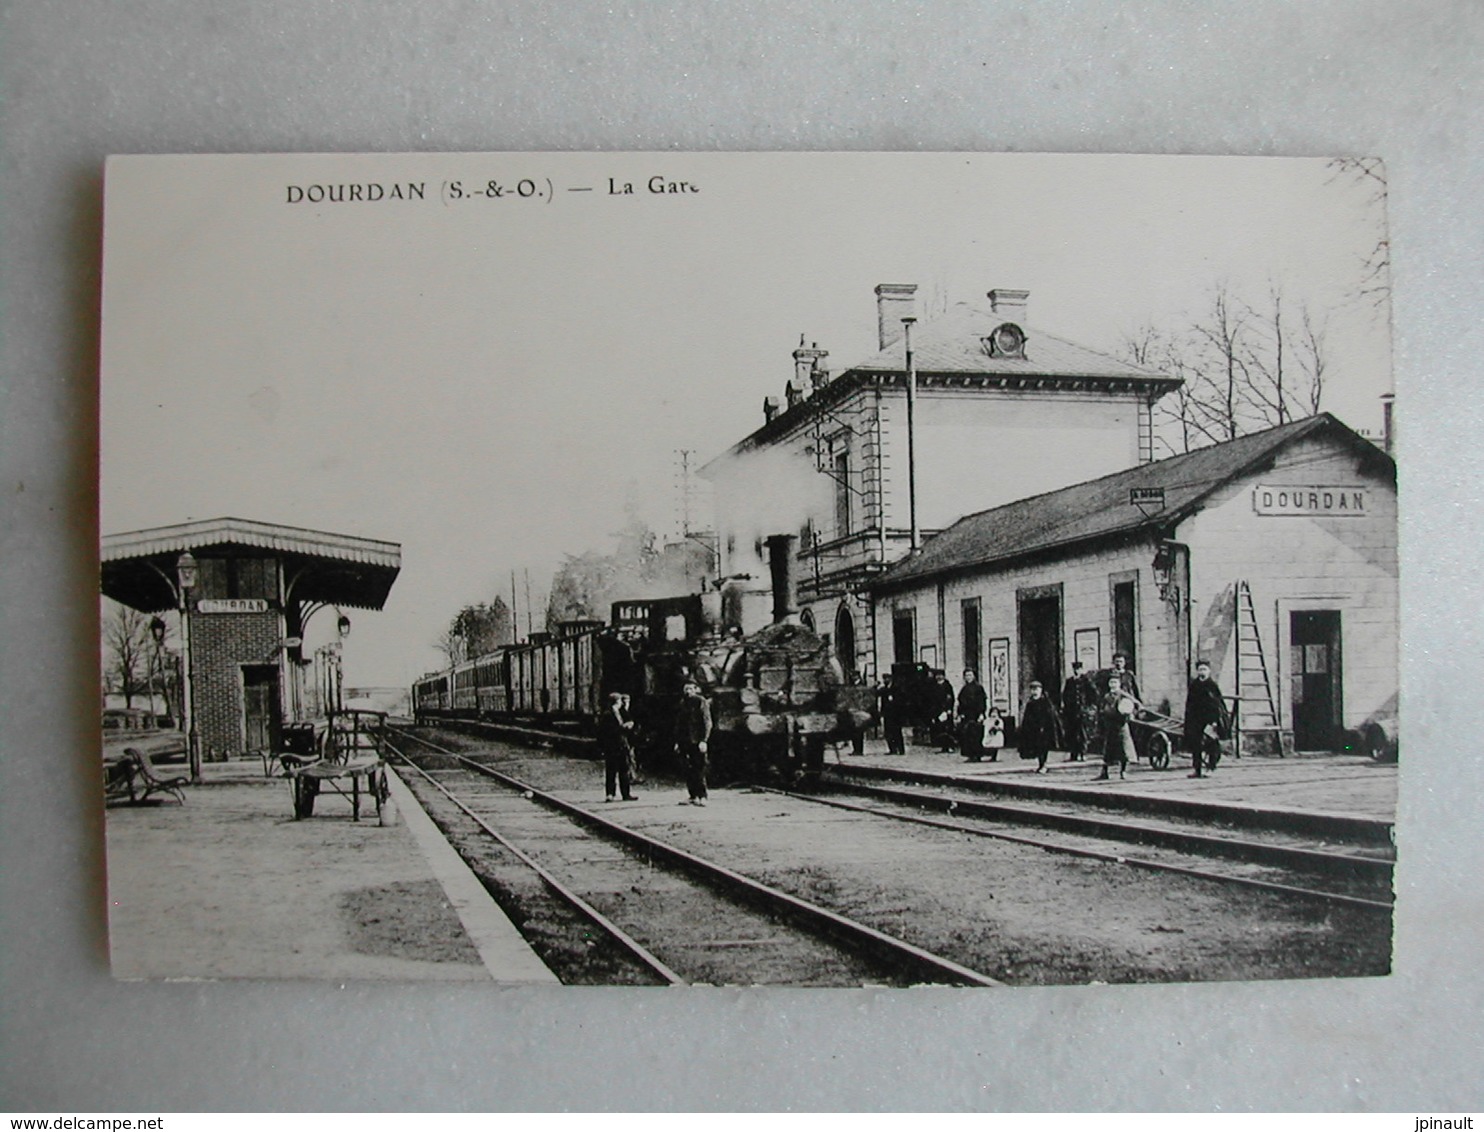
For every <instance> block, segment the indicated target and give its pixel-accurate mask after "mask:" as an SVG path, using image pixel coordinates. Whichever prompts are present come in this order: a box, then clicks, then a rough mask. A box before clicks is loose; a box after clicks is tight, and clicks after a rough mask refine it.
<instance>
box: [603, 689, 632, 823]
mask: <svg viewBox="0 0 1484 1132" xmlns="http://www.w3.org/2000/svg"><path fill="white" fill-rule="evenodd" d="M623 701H624V696H623V693H622V692H610V693H608V703H607V704H606V705H605V706H604V708H603V711H602V713H601V714H600V715H599V716H598V749H599V750H601V751H602V752H603V775H604V781H605V783H606V785H607V795H608V796H607V798H606V799H605V800H606V801H609V802H612V801H613V800H614V798H615V797H616V795H615V794H614V792H613V790H614V786H615V785H617V786H618V788H619V789H621V790H622V791H623V800H624V801H625V802H632V801H633V800H634V792H633V790H632V789H631V788H630V787H631V785H632V780H633V776H634V744H633V739H632V734H633V730H634V723H633V720H631V719H629V718H627V716H625V714H624V710H623Z"/></svg>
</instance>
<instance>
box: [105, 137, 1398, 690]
mask: <svg viewBox="0 0 1484 1132" xmlns="http://www.w3.org/2000/svg"><path fill="white" fill-rule="evenodd" d="M652 178H658V180H657V181H654V182H653V183H654V184H655V185H657V186H658V187H659V188H661V189H663V190H669V188H670V186H672V185H679V184H680V183H681V182H684V183H685V184H686V185H687V186H689V187H688V188H686V189H677V190H676V191H660V192H654V191H651V189H650V185H651V179H652ZM352 185H354V186H362V188H361V189H360V190H359V192H358V193H357V194H356V195H359V196H361V197H363V198H364V197H366V196H370V195H375V192H374V191H373V190H371V189H369V188H366V187H365V186H372V185H375V186H379V187H380V193H381V195H382V196H383V199H381V200H378V201H367V200H365V199H360V200H346V201H343V202H337V203H330V202H315V201H313V200H311V199H310V198H311V197H312V196H315V195H317V194H316V192H315V190H314V188H313V186H352ZM408 185H421V186H422V187H423V196H422V198H421V199H395V198H394V195H393V188H394V186H402V187H403V193H404V196H405V195H412V194H410V193H408V192H407V190H406V186H408ZM491 186H493V187H494V188H495V189H498V190H499V192H498V195H496V194H492V193H490V192H489V191H488V190H489V189H490V188H491ZM626 186H628V187H631V188H632V192H625V191H624V189H625V187H626ZM523 191H525V192H528V195H522V193H523ZM342 194H343V195H345V196H350V195H351V190H349V189H348V188H347V189H345V190H342ZM1383 223H1384V220H1383V218H1382V217H1381V215H1380V214H1379V211H1378V209H1377V207H1376V206H1375V205H1374V203H1373V201H1372V199H1371V195H1370V190H1369V188H1368V187H1367V186H1365V185H1361V184H1359V183H1357V182H1355V181H1353V180H1351V179H1348V178H1345V177H1343V176H1337V175H1336V172H1335V170H1333V169H1332V168H1330V166H1329V165H1328V163H1327V162H1325V161H1323V160H1311V159H1294V158H1206V157H1153V156H1138V157H1119V156H1034V155H1016V154H1000V155H983V154H979V155H969V154H889V155H882V154H675V153H663V154H628V153H608V154H556V153H547V154H483V155H478V154H476V155H461V154H394V155H329V156H326V155H281V156H272V155H254V156H218V157H203V156H184V157H143V156H141V157H132V156H131V157H116V158H113V159H111V160H110V162H109V166H108V173H107V185H106V200H105V228H104V286H103V339H102V358H101V376H100V391H101V392H100V396H101V402H102V404H101V416H100V420H101V426H100V427H101V434H102V435H101V438H100V441H101V484H100V511H101V514H100V521H101V529H102V530H103V532H104V533H105V534H109V533H116V532H120V531H128V530H137V529H141V528H146V527H154V526H164V525H168V524H173V523H180V522H185V521H188V520H192V519H209V518H214V517H218V516H226V515H230V516H237V517H242V518H251V519H259V520H262V521H265V522H271V523H283V524H288V525H292V526H302V527H309V528H313V529H318V530H326V531H334V532H339V533H344V534H352V535H361V536H365V537H369V538H378V539H387V540H391V541H394V542H398V543H400V544H401V545H402V556H403V559H402V560H403V568H402V574H401V576H400V577H399V579H398V581H397V583H396V585H395V586H394V587H393V589H392V593H391V596H390V599H389V601H388V603H387V606H386V608H385V610H383V611H380V612H363V611H350V613H351V617H352V620H353V621H354V622H355V627H354V629H353V631H352V634H351V636H350V638H349V639H348V640H347V642H346V652H345V666H346V680H347V683H349V684H352V685H406V684H408V683H410V682H411V680H412V679H413V678H414V677H416V676H417V675H418V674H420V673H422V672H425V671H428V670H429V669H431V668H434V667H436V666H437V665H438V663H439V653H438V652H437V650H436V648H435V647H434V641H435V640H436V638H437V637H438V636H439V634H440V632H441V631H442V629H443V628H444V627H445V626H446V625H447V623H448V621H449V619H450V618H452V617H453V615H454V614H455V613H457V611H458V610H459V608H461V607H462V606H464V605H466V604H469V603H471V602H479V601H489V600H492V599H493V598H494V597H495V596H497V595H499V596H503V597H504V598H505V599H506V600H507V601H509V600H510V590H511V574H512V571H514V572H516V574H517V578H518V585H517V593H516V599H517V604H518V607H519V610H520V620H521V623H522V625H524V623H525V620H526V618H525V606H526V598H525V586H524V582H525V574H526V572H527V571H529V575H530V585H531V590H532V596H533V598H534V599H535V603H536V606H537V608H538V610H539V609H540V608H542V607H543V606H544V597H545V593H546V590H547V586H548V584H549V580H550V577H551V574H552V571H553V570H554V568H555V567H556V566H557V565H558V564H559V563H560V561H561V560H562V557H563V556H564V555H566V554H579V553H582V552H584V551H588V550H599V551H607V550H609V549H611V538H610V535H611V533H612V532H613V531H615V530H617V529H618V528H619V527H620V526H621V525H623V523H624V516H625V512H626V510H627V509H632V510H635V511H637V512H638V514H639V515H640V516H641V517H643V518H645V519H646V520H647V521H649V522H650V523H651V525H653V526H654V527H655V528H656V529H657V530H661V531H665V530H670V529H673V528H674V526H675V521H676V518H677V515H678V511H679V497H680V493H679V489H678V479H677V475H676V464H677V457H676V453H677V451H678V450H680V449H687V450H690V451H692V452H694V453H695V458H696V460H697V461H698V462H704V461H705V460H707V459H709V458H710V457H712V456H714V455H715V454H717V453H719V452H721V451H723V450H724V449H726V448H727V447H729V446H730V445H731V444H733V443H734V442H735V441H737V440H739V439H741V438H742V437H743V436H745V435H747V434H748V433H750V432H751V431H753V429H755V428H756V427H757V426H758V425H759V424H761V423H762V403H763V399H764V397H766V396H779V395H781V394H782V391H783V386H784V383H785V382H786V381H787V380H788V379H789V377H790V376H791V375H792V371H793V362H792V351H793V349H794V348H795V347H796V346H797V345H798V343H799V340H800V336H801V335H803V336H805V337H806V338H807V339H808V340H809V341H810V342H817V343H818V344H819V345H820V347H821V348H823V349H826V350H828V351H829V352H830V358H829V364H830V366H831V368H832V369H834V370H835V371H837V372H838V371H840V370H842V369H844V368H846V367H848V365H849V364H850V363H851V362H852V361H854V360H857V359H860V358H863V357H866V356H868V355H870V354H872V353H874V352H875V350H876V305H875V297H874V288H875V286H876V285H877V284H878V283H884V282H892V283H916V284H918V297H919V300H920V309H919V312H918V313H919V317H923V318H926V317H931V312H932V310H933V309H935V308H938V307H940V306H941V305H942V304H943V303H944V302H948V303H957V302H976V303H980V304H984V303H985V299H984V295H985V293H986V292H987V291H989V290H991V289H992V288H996V287H1001V288H1021V289H1026V290H1028V291H1029V292H1030V300H1029V309H1028V312H1027V316H1026V322H1027V324H1028V325H1029V326H1030V327H1031V328H1032V330H1033V331H1034V330H1035V329H1041V330H1044V331H1047V332H1050V333H1055V334H1057V335H1059V336H1062V337H1065V338H1069V339H1071V340H1072V341H1075V342H1077V343H1079V344H1082V345H1085V346H1089V347H1092V348H1094V349H1101V350H1104V351H1107V352H1110V353H1111V352H1114V351H1115V350H1116V349H1117V348H1118V346H1119V343H1120V341H1121V339H1122V337H1123V336H1124V335H1125V334H1128V333H1131V332H1133V331H1135V330H1136V329H1137V328H1139V327H1140V326H1142V325H1145V324H1153V325H1155V326H1160V327H1169V328H1179V327H1182V326H1184V325H1187V324H1188V323H1189V322H1190V321H1191V319H1192V318H1194V317H1198V316H1199V315H1200V314H1202V313H1203V310H1204V308H1205V307H1206V305H1207V304H1208V302H1209V297H1210V294H1211V292H1212V289H1213V288H1214V287H1215V286H1217V285H1225V286H1227V287H1228V288H1229V289H1231V291H1232V292H1233V293H1235V294H1237V295H1240V296H1244V297H1247V298H1248V299H1249V300H1250V301H1253V302H1257V301H1259V300H1261V299H1263V298H1264V297H1265V296H1266V295H1267V293H1268V291H1269V289H1270V288H1271V287H1273V286H1279V287H1281V288H1282V289H1283V291H1284V293H1285V294H1286V295H1287V296H1288V297H1289V298H1290V300H1291V301H1304V302H1307V303H1308V304H1309V305H1310V307H1311V308H1312V309H1313V310H1315V311H1316V312H1320V313H1321V314H1323V315H1324V317H1325V318H1326V319H1327V347H1328V352H1329V362H1330V374H1331V379H1330V383H1329V386H1328V388H1327V390H1326V395H1325V401H1324V403H1323V405H1322V407H1323V408H1325V409H1327V410H1329V411H1331V412H1333V413H1335V414H1336V415H1337V416H1339V417H1340V418H1341V419H1342V420H1344V421H1346V422H1347V423H1349V424H1351V425H1352V426H1354V427H1357V428H1360V429H1363V430H1375V429H1377V428H1378V427H1379V424H1380V404H1379V397H1380V395H1381V394H1382V393H1384V392H1387V391H1388V390H1389V389H1390V388H1391V360H1390V343H1389V333H1388V325H1387V318H1388V315H1387V311H1386V309H1385V308H1384V306H1383V307H1378V306H1377V305H1375V304H1374V303H1372V302H1369V301H1365V300H1359V299H1357V297H1356V294H1357V290H1358V288H1359V286H1360V280H1361V272H1362V264H1363V261H1364V257H1365V256H1366V254H1367V253H1368V252H1369V251H1370V249H1371V248H1372V247H1373V246H1374V245H1375V243H1376V241H1377V239H1378V238H1380V235H1381V232H1382V228H1381V225H1382V224H1383ZM332 622H333V618H332V617H331V616H330V615H328V614H326V615H323V616H321V617H320V618H318V619H317V620H316V621H315V622H313V623H312V624H311V626H310V629H309V630H308V632H307V633H306V644H308V645H310V646H313V645H315V644H318V643H322V640H328V639H329V638H330V636H332V635H333V633H334V627H333V624H332ZM536 627H537V628H540V627H541V626H540V617H539V612H538V615H537V624H536Z"/></svg>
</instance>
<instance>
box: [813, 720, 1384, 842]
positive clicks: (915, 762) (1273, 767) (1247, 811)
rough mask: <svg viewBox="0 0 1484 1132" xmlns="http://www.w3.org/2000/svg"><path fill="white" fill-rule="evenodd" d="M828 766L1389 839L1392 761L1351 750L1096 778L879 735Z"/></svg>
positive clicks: (1140, 769) (1072, 766) (1006, 756)
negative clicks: (1194, 771) (897, 743)
mask: <svg viewBox="0 0 1484 1132" xmlns="http://www.w3.org/2000/svg"><path fill="white" fill-rule="evenodd" d="M828 765H829V767H830V768H831V769H833V770H838V771H842V772H846V773H849V772H852V771H855V772H858V773H860V774H862V775H863V776H866V777H871V778H884V779H887V780H893V779H896V780H901V779H904V778H911V779H913V780H915V781H918V782H921V783H923V784H928V785H941V786H944V787H963V788H969V789H974V790H982V791H985V792H987V793H993V794H999V795H1001V796H1008V797H1019V798H1024V799H1038V800H1053V801H1063V802H1069V803H1079V804H1084V805H1092V806H1096V807H1098V808H1102V809H1122V810H1129V811H1134V812H1143V813H1148V814H1161V815H1166V816H1173V817H1184V818H1189V819H1193V820H1209V821H1213V822H1227V823H1231V824H1236V825H1253V826H1265V827H1268V828H1276V829H1293V830H1305V831H1316V830H1318V831H1321V832H1330V833H1332V835H1333V836H1336V837H1342V838H1343V837H1355V838H1359V839H1362V840H1389V838H1390V828H1391V826H1392V823H1393V821H1394V817H1395V814H1396V800H1397V767H1396V765H1395V764H1391V765H1384V764H1378V763H1376V762H1375V761H1374V760H1372V759H1370V758H1366V757H1364V756H1360V755H1351V754H1334V755H1298V756H1291V757H1289V758H1284V759H1280V758H1273V757H1256V756H1251V755H1249V756H1246V757H1244V758H1240V759H1239V758H1232V757H1228V758H1225V759H1223V760H1222V762H1221V764H1220V766H1219V767H1218V768H1217V770H1216V772H1215V773H1214V774H1212V775H1209V776H1207V777H1204V778H1199V779H1197V778H1191V777H1190V767H1189V764H1188V762H1185V761H1177V762H1175V763H1172V764H1171V766H1170V768H1169V769H1168V770H1154V769H1152V768H1150V767H1149V766H1148V765H1147V764H1146V763H1143V762H1139V763H1131V764H1130V765H1129V768H1128V773H1127V777H1126V778H1124V779H1123V780H1121V781H1120V780H1119V779H1118V777H1117V776H1116V775H1115V776H1114V777H1113V779H1112V780H1110V781H1106V782H1098V781H1095V779H1096V778H1097V776H1098V774H1099V773H1100V771H1101V770H1102V763H1101V760H1100V759H1098V758H1097V757H1096V756H1091V755H1090V756H1088V758H1087V759H1086V760H1084V761H1081V762H1069V761H1067V754H1066V752H1064V751H1054V752H1052V754H1051V757H1050V758H1049V759H1048V760H1047V763H1046V769H1047V773H1046V774H1044V775H1042V774H1036V773H1035V767H1036V764H1035V762H1034V761H1031V760H1022V759H1021V758H1020V757H1019V752H1017V751H1016V750H1015V749H1014V748H1013V747H1012V748H1006V749H1004V750H1002V751H1001V752H1000V756H999V760H998V761H997V762H988V761H982V762H978V763H974V762H969V761H967V760H965V759H964V758H963V757H962V756H960V755H959V753H958V752H957V751H954V752H952V753H947V752H940V751H938V749H937V748H936V747H931V746H919V745H915V744H913V745H909V747H908V748H907V753H906V754H905V755H892V754H888V753H887V750H886V743H885V742H884V741H882V740H867V742H866V744H865V751H864V753H863V754H862V755H860V756H856V755H852V754H851V753H850V751H849V748H847V747H841V748H840V749H839V750H838V752H837V753H835V754H832V755H831V756H829V759H828Z"/></svg>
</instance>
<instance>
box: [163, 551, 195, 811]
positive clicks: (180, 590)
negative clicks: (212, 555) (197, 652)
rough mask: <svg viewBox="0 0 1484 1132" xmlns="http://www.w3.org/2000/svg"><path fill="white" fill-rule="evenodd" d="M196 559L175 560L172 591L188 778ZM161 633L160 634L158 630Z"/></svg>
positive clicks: (192, 762) (192, 737) (192, 728)
mask: <svg viewBox="0 0 1484 1132" xmlns="http://www.w3.org/2000/svg"><path fill="white" fill-rule="evenodd" d="M196 578H197V570H196V559H195V558H194V557H193V556H192V554H191V552H190V551H189V550H187V551H184V552H183V553H182V554H181V556H180V557H179V558H177V559H176V560H175V579H176V581H177V582H178V583H179V585H178V586H177V587H176V590H175V593H176V597H177V599H178V602H179V606H180V649H181V656H182V658H183V659H184V663H185V679H184V680H182V681H181V683H182V684H183V685H184V687H183V689H182V690H181V715H182V716H183V718H182V719H181V727H182V729H183V730H184V731H185V737H186V758H187V759H188V760H189V762H190V766H191V781H192V782H195V783H199V782H200V781H201V747H200V744H199V743H197V741H196V703H195V689H194V687H193V686H192V685H193V684H194V682H195V666H194V665H193V664H192V662H191V591H192V590H193V589H195V588H196ZM162 635H163V634H162Z"/></svg>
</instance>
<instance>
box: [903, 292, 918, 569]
mask: <svg viewBox="0 0 1484 1132" xmlns="http://www.w3.org/2000/svg"><path fill="white" fill-rule="evenodd" d="M916 321H917V320H916V319H915V318H904V319H902V341H903V342H904V343H906V348H907V513H908V515H909V517H910V520H911V526H912V553H914V554H916V553H917V548H918V546H919V545H920V544H921V542H922V531H921V529H920V528H919V527H918V525H917V363H916V361H914V360H913V357H912V324H913V323H914V322H916Z"/></svg>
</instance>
